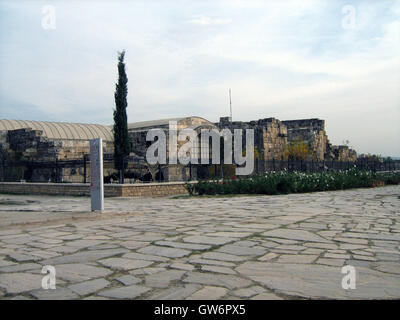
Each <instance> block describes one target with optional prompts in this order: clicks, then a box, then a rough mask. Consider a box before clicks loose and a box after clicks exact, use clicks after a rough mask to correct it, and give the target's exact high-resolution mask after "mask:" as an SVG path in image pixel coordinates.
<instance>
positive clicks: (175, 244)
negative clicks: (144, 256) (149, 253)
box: [155, 241, 211, 250]
mask: <svg viewBox="0 0 400 320" xmlns="http://www.w3.org/2000/svg"><path fill="white" fill-rule="evenodd" d="M155 244H157V245H159V246H167V247H174V248H179V249H188V250H207V249H210V248H211V246H209V245H204V244H192V243H182V242H173V241H157V242H155Z"/></svg>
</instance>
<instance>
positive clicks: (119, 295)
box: [98, 284, 150, 299]
mask: <svg viewBox="0 0 400 320" xmlns="http://www.w3.org/2000/svg"><path fill="white" fill-rule="evenodd" d="M149 290H150V289H149V288H146V287H143V286H138V285H135V284H133V285H131V286H126V287H121V288H114V289H108V290H105V291H101V292H99V293H98V295H99V296H102V297H108V298H114V299H134V298H137V297H139V296H141V295H142V294H143V293H145V292H147V291H149Z"/></svg>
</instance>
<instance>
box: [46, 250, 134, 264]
mask: <svg viewBox="0 0 400 320" xmlns="http://www.w3.org/2000/svg"><path fill="white" fill-rule="evenodd" d="M127 252H129V250H127V249H108V250H93V251H82V252H77V253H74V254H70V255H65V256H61V257H55V258H50V259H46V260H43V261H42V263H43V264H49V265H54V264H61V263H86V262H90V261H96V260H99V259H103V258H107V257H112V256H116V255H119V254H121V253H127Z"/></svg>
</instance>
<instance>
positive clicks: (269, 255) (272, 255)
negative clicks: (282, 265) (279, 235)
mask: <svg viewBox="0 0 400 320" xmlns="http://www.w3.org/2000/svg"><path fill="white" fill-rule="evenodd" d="M277 256H279V255H278V254H276V253H273V252H268V253H267V254H265V255H263V256H262V257H260V258H258V259H257V260H258V261H269V260H272V259H274V258H276V257H277Z"/></svg>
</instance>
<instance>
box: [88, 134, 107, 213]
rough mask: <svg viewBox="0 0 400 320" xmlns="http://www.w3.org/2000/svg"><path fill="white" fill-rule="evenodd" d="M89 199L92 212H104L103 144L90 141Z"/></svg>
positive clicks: (97, 140)
mask: <svg viewBox="0 0 400 320" xmlns="http://www.w3.org/2000/svg"><path fill="white" fill-rule="evenodd" d="M90 198H91V205H92V211H103V210H104V184H103V143H102V140H101V138H98V139H93V140H90Z"/></svg>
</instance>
